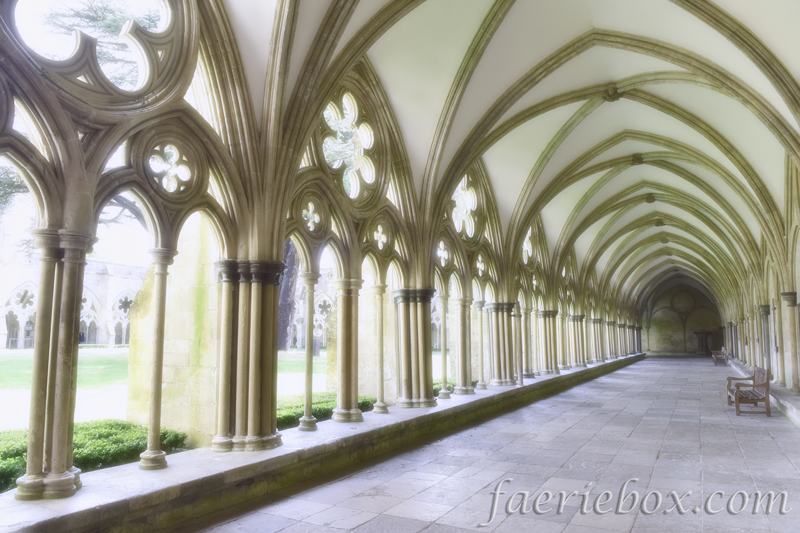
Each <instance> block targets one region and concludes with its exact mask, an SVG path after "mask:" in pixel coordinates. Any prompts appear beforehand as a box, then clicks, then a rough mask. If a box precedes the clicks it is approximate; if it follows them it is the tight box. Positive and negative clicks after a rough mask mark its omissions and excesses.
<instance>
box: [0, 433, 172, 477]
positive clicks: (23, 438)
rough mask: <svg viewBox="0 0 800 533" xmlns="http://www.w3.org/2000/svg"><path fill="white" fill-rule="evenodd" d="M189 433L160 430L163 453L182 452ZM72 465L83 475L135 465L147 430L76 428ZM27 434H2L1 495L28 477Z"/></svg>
mask: <svg viewBox="0 0 800 533" xmlns="http://www.w3.org/2000/svg"><path fill="white" fill-rule="evenodd" d="M185 441H186V433H182V432H179V431H174V430H171V429H162V430H161V449H162V450H164V451H165V452H167V453H174V452H178V451H181V450H183V449H184V448H185V447H184V442H185ZM73 443H74V447H73V454H72V455H73V463H74V464H75V466H77V467H78V468H80V469H81V470H82V471H83V472H89V471H91V470H97V469H99V468H105V467H108V466H116V465H121V464H125V463H132V462H134V461H138V460H139V454H140V453H142V452H143V451H145V450H146V449H147V428H146V427H145V426H140V425H138V424H133V423H131V422H126V421H124V420H94V421H92V422H79V423H77V424H75V435H74V438H73ZM27 451H28V432H27V430H24V429H14V430H9V431H0V492H2V491H6V490H9V489H13V488H14V487H16V481H17V478H18V477H20V476H22V475H23V474H25V460H26V453H27Z"/></svg>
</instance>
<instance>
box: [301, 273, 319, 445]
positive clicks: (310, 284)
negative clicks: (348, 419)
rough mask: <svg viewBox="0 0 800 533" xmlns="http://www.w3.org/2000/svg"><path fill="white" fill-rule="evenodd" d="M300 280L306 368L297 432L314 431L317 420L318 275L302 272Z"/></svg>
mask: <svg viewBox="0 0 800 533" xmlns="http://www.w3.org/2000/svg"><path fill="white" fill-rule="evenodd" d="M300 278H301V279H302V280H303V283H304V284H305V290H306V318H305V320H306V367H305V397H304V406H303V416H302V417H300V425H299V426H298V427H297V429H298V430H299V431H316V430H317V419H316V418H315V417H314V414H313V412H312V399H313V394H314V312H315V308H314V292H315V287H316V285H317V282H318V281H319V274H315V273H313V272H304V273H303V274H301V275H300Z"/></svg>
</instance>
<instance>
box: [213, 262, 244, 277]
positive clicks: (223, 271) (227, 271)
mask: <svg viewBox="0 0 800 533" xmlns="http://www.w3.org/2000/svg"><path fill="white" fill-rule="evenodd" d="M214 264H215V265H216V266H217V272H219V274H220V275H221V276H222V281H237V280H238V277H237V274H238V273H239V264H238V263H237V262H236V260H235V259H220V260H219V261H216V262H215V263H214Z"/></svg>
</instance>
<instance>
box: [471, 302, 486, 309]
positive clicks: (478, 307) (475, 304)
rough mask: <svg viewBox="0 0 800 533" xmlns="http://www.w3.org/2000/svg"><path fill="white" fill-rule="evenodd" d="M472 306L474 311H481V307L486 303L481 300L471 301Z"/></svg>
mask: <svg viewBox="0 0 800 533" xmlns="http://www.w3.org/2000/svg"><path fill="white" fill-rule="evenodd" d="M472 305H474V306H475V308H476V309H483V306H484V305H486V302H484V301H483V300H473V301H472Z"/></svg>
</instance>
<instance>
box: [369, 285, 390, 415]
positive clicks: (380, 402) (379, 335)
mask: <svg viewBox="0 0 800 533" xmlns="http://www.w3.org/2000/svg"><path fill="white" fill-rule="evenodd" d="M372 293H373V294H374V295H375V339H376V342H377V347H378V354H377V355H378V361H377V364H378V373H377V381H378V383H377V385H378V390H377V401H376V402H375V404H374V405H373V406H372V412H374V413H378V414H386V413H388V412H389V408H388V407H387V406H386V402H384V391H383V385H384V382H383V380H384V376H383V359H384V345H383V342H384V327H383V296H384V294H386V285H373V287H372Z"/></svg>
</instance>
